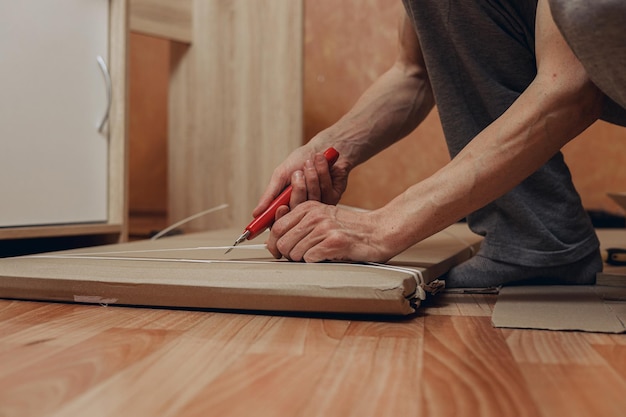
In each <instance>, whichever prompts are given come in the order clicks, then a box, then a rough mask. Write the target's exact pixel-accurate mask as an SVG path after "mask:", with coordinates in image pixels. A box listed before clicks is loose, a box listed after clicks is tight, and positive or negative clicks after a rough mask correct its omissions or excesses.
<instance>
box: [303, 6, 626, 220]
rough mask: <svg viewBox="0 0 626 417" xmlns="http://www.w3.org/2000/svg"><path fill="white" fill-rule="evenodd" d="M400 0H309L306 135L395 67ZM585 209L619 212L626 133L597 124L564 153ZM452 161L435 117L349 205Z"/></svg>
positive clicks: (361, 185) (625, 185)
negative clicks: (616, 195)
mask: <svg viewBox="0 0 626 417" xmlns="http://www.w3.org/2000/svg"><path fill="white" fill-rule="evenodd" d="M402 13H404V9H403V7H402V2H401V1H400V0H368V1H364V0H342V1H340V2H338V1H335V0H306V3H305V61H304V62H305V78H304V86H305V90H304V111H305V117H304V120H305V122H304V123H305V138H307V139H308V138H310V137H312V136H313V135H314V134H315V133H316V132H318V131H319V130H321V129H323V128H324V127H326V126H328V125H330V124H331V123H333V122H334V121H335V120H337V119H338V118H339V117H340V116H341V115H342V114H343V113H344V112H346V111H347V110H348V109H349V108H350V106H351V105H352V104H353V103H354V101H355V100H356V99H357V98H358V96H359V95H360V93H361V92H362V91H363V90H364V89H365V88H367V86H368V85H369V84H370V83H371V82H372V81H373V80H374V79H375V78H376V77H377V76H378V75H379V74H381V73H382V72H383V71H385V70H386V69H387V68H388V67H389V66H390V65H391V63H392V62H393V59H394V56H395V52H396V43H395V41H396V34H397V29H396V28H397V24H398V21H399V19H400V17H401V16H402ZM564 153H565V157H566V160H567V161H568V162H569V165H570V168H571V171H572V176H573V178H574V182H575V184H576V186H577V188H578V190H579V192H580V193H581V195H582V198H583V203H584V204H585V206H586V207H587V208H594V209H604V210H609V211H613V212H620V213H621V211H620V210H619V208H618V206H617V205H615V203H613V202H612V201H611V200H610V199H609V198H608V197H606V191H626V129H624V128H621V127H617V126H612V125H609V124H606V123H602V122H599V123H597V124H596V125H594V126H592V127H591V128H590V129H588V130H587V131H586V132H584V134H583V135H581V136H580V137H579V138H577V139H575V140H574V141H573V142H571V143H570V144H569V145H568V146H567V147H566V149H565V151H564ZM447 160H448V154H447V151H446V149H445V146H444V142H443V133H442V131H441V127H440V125H439V120H438V118H437V115H436V113H435V112H433V114H431V115H430V116H429V117H428V119H427V120H426V122H425V123H424V124H422V126H420V127H419V128H418V129H417V131H416V132H414V133H413V134H412V135H410V136H409V137H408V138H407V139H405V140H404V141H402V142H401V143H399V144H396V145H394V146H393V147H391V148H390V149H388V150H387V151H385V152H383V153H382V154H380V155H378V156H376V157H375V158H373V159H372V160H371V161H368V162H367V163H366V164H365V165H363V166H362V167H360V168H358V169H357V170H355V171H354V174H353V175H352V176H351V178H350V183H349V185H348V190H347V192H346V194H345V197H344V200H343V202H344V203H346V204H352V205H356V206H361V207H365V208H376V207H380V206H382V205H384V204H385V203H386V202H387V201H389V200H390V199H391V198H393V197H394V196H395V195H397V194H398V193H400V192H402V191H403V190H404V189H405V188H406V187H408V186H410V185H411V184H413V183H414V182H416V181H419V180H420V179H422V178H424V177H426V176H428V175H430V174H432V173H433V172H434V171H435V170H436V169H437V168H439V167H441V166H442V165H443V164H445V163H446V161H447Z"/></svg>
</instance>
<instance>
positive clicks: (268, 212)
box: [246, 148, 339, 240]
mask: <svg viewBox="0 0 626 417" xmlns="http://www.w3.org/2000/svg"><path fill="white" fill-rule="evenodd" d="M324 158H326V160H327V161H328V166H333V164H334V163H335V162H337V158H339V152H337V150H336V149H335V148H328V149H326V151H324ZM292 189H293V188H292V186H291V184H290V185H288V186H287V187H286V188H285V189H284V190H283V191H282V192H281V193H280V195H279V196H278V197H276V198H275V199H274V201H272V203H271V204H270V205H269V207H268V208H267V209H265V211H264V212H263V213H262V214H261V215H259V216H258V217H257V218H255V219H254V220H252V222H250V224H249V225H248V226H247V227H246V231H248V232H250V234H249V235H248V237H247V239H248V240H251V239H254V238H255V237H257V236H258V235H259V234H260V233H262V232H263V231H264V230H265V229H267V228H268V227H270V226H271V225H272V223H274V219H275V218H276V210H278V207H280V206H288V205H289V200H290V199H291V190H292Z"/></svg>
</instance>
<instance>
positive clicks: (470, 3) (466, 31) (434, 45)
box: [404, 0, 598, 267]
mask: <svg viewBox="0 0 626 417" xmlns="http://www.w3.org/2000/svg"><path fill="white" fill-rule="evenodd" d="M404 4H405V7H406V9H407V12H408V14H409V16H410V17H411V18H412V20H413V22H414V27H415V30H416V32H417V34H418V37H419V40H420V45H421V47H422V52H423V54H424V59H425V62H426V67H427V70H428V74H429V78H430V82H431V85H432V89H433V92H434V96H435V101H436V103H437V107H438V111H439V115H440V118H441V122H442V125H443V130H444V134H445V137H446V142H447V144H448V149H449V152H450V155H451V156H452V157H454V156H455V155H457V154H458V153H459V152H460V151H461V149H463V147H464V146H465V145H467V143H468V142H469V141H471V140H472V138H474V137H475V136H476V135H477V134H478V133H479V132H481V131H482V130H483V129H485V128H486V127H487V126H488V125H489V124H491V123H492V122H493V121H494V120H495V119H496V118H498V117H499V116H500V115H501V114H502V113H504V112H505V111H506V110H507V109H508V108H509V106H511V104H512V103H513V102H514V101H515V100H516V99H517V98H518V97H519V95H520V94H521V93H522V92H523V91H524V90H525V89H526V88H527V87H528V85H529V84H530V83H531V82H532V80H533V79H534V77H535V75H536V74H537V66H536V60H535V35H534V33H535V30H534V26H535V13H536V8H537V1H536V0H534V1H533V0H516V1H512V0H510V1H489V0H483V1H478V0H463V1H454V2H451V1H446V0H404ZM467 221H468V224H469V226H470V228H471V229H472V230H473V231H474V232H476V233H478V234H480V235H483V236H485V240H484V242H483V244H482V247H481V250H480V253H481V254H482V255H484V256H486V257H488V258H491V259H494V260H498V261H503V262H508V263H512V264H516V265H525V266H537V267H545V266H556V265H562V264H567V263H571V262H574V261H576V260H578V259H580V258H582V257H584V256H586V255H588V254H590V253H591V252H592V251H594V250H597V248H598V240H597V238H596V235H595V232H594V230H593V227H592V225H591V222H590V220H589V217H588V215H587V214H586V213H585V210H584V209H583V207H582V203H581V200H580V197H579V195H578V193H577V192H576V190H575V188H574V186H573V184H572V181H571V175H570V172H569V169H568V168H567V166H566V164H565V162H564V160H563V155H562V154H561V153H558V154H557V155H555V156H554V157H553V158H552V159H550V161H549V162H548V163H546V164H545V165H544V166H543V167H541V168H540V169H539V170H537V171H536V172H535V173H534V174H532V175H531V176H530V177H529V178H527V179H526V180H524V181H523V182H522V183H521V184H520V185H518V186H517V187H515V188H514V189H513V190H512V191H510V192H509V193H507V194H505V195H504V196H502V197H501V198H499V199H497V200H496V201H494V202H492V203H490V204H488V205H487V206H485V207H483V208H481V209H479V210H477V211H476V212H474V213H472V214H471V215H469V216H468V218H467Z"/></svg>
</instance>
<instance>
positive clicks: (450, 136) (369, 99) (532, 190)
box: [253, 0, 623, 287]
mask: <svg viewBox="0 0 626 417" xmlns="http://www.w3.org/2000/svg"><path fill="white" fill-rule="evenodd" d="M404 3H405V9H406V12H407V13H406V17H405V18H404V20H403V23H402V26H401V29H400V39H399V43H400V48H399V50H400V52H399V54H398V57H397V60H396V62H395V64H394V66H393V67H392V68H391V69H390V70H389V71H387V72H386V73H384V74H383V75H382V76H381V77H380V78H379V79H378V80H377V81H376V82H375V83H374V84H373V85H372V86H371V87H370V88H369V89H368V90H367V91H366V92H365V93H364V94H363V96H362V97H361V98H360V99H359V100H358V102H357V103H356V104H355V106H354V107H353V108H352V109H351V110H350V111H349V112H348V113H347V114H346V115H345V116H344V117H343V118H342V119H341V120H339V121H338V122H337V123H336V124H334V125H333V126H331V127H329V128H328V129H326V130H324V131H322V132H320V133H319V134H318V135H317V136H315V137H314V138H313V139H312V140H311V141H310V142H309V143H308V144H307V145H305V146H303V147H301V148H299V149H297V150H296V151H294V152H293V153H292V154H291V155H290V156H289V157H288V158H287V160H285V161H284V162H283V163H282V164H281V165H280V166H279V167H278V168H276V170H275V172H274V174H273V176H272V178H271V180H270V183H269V185H268V188H267V190H266V191H265V193H264V194H263V196H262V197H261V200H260V202H259V204H258V206H257V207H256V208H255V210H254V212H253V215H258V214H259V213H260V212H261V211H262V210H263V209H264V208H265V207H267V205H268V204H269V202H270V201H271V200H272V198H273V197H274V196H276V195H277V194H278V193H279V192H280V190H281V189H282V188H283V187H284V186H285V185H286V184H287V183H289V182H291V184H292V185H293V192H292V197H291V201H290V207H286V206H284V207H281V208H280V209H279V210H278V212H277V221H276V222H275V224H274V226H273V228H272V230H271V234H270V237H269V240H268V249H269V250H270V252H272V254H273V255H274V256H276V257H281V256H285V257H287V258H289V259H292V260H295V261H300V260H304V261H307V262H317V261H322V260H352V261H378V262H384V261H387V260H389V259H390V258H391V257H393V256H394V255H396V254H398V253H399V252H401V251H403V250H405V249H406V248H408V247H409V246H411V245H413V244H415V243H417V242H419V241H420V240H422V239H424V238H426V237H428V236H430V235H432V234H434V233H436V232H438V231H440V230H442V229H444V228H445V227H447V226H449V225H450V224H452V223H454V222H456V221H458V220H460V219H462V218H464V217H467V221H468V224H469V226H470V227H471V228H472V230H473V231H474V232H476V233H479V234H481V235H483V236H485V239H484V241H483V244H482V245H481V249H480V251H479V253H478V254H477V255H476V256H474V257H473V258H472V259H470V260H469V261H467V262H465V263H463V264H461V265H459V266H458V267H456V268H453V269H452V270H451V271H450V273H449V274H448V276H447V277H446V283H447V285H448V286H450V287H467V286H470V287H485V286H493V285H500V284H505V283H509V282H529V281H534V280H542V282H558V283H591V282H593V281H594V279H595V273H596V272H598V271H599V270H600V269H601V267H602V262H601V259H600V255H599V251H598V241H597V238H596V236H595V233H594V230H593V228H592V226H591V224H590V221H589V219H588V217H587V215H586V213H585V211H584V209H583V207H582V204H581V201H580V198H579V196H578V194H577V193H576V191H575V189H574V187H573V185H572V183H571V178H570V174H569V170H568V169H567V167H566V165H565V163H564V161H563V157H562V155H561V153H560V152H559V149H560V148H561V147H562V146H563V145H565V144H566V143H567V142H569V141H570V140H571V139H573V138H574V137H576V136H577V135H578V134H579V133H580V132H582V131H583V130H584V129H586V128H587V127H588V126H589V125H591V124H592V123H593V122H594V121H595V120H597V119H598V118H599V117H603V116H607V115H608V116H607V117H606V118H607V119H610V120H613V121H616V120H619V118H620V117H621V116H622V115H621V114H620V110H621V109H619V107H617V106H614V103H613V102H611V101H610V100H608V99H607V97H606V96H605V94H604V93H602V92H601V90H600V89H599V88H598V87H597V86H596V85H595V84H594V83H593V82H592V81H591V80H590V77H589V76H588V74H587V71H586V70H585V67H584V66H583V65H582V64H581V62H580V61H579V60H578V59H577V58H576V56H575V54H574V53H573V52H572V50H571V49H570V47H569V46H568V44H567V42H566V40H565V39H564V38H563V36H562V35H561V33H560V31H559V29H558V28H557V26H556V25H555V22H554V20H553V18H552V13H551V9H550V6H549V5H548V3H547V0H539V1H538V2H537V1H536V0H523V1H520V0H518V1H512V0H511V1H505V2H485V1H467V2H466V1H463V2H461V1H458V2H442V1H438V0H429V1H423V0H422V1H417V0H405V1H404ZM576 3H578V2H576ZM568 4H569V3H568V2H567V1H565V0H563V1H562V2H561V1H558V2H557V1H555V3H554V5H553V7H554V8H555V10H558V14H557V15H558V16H559V18H561V22H562V26H563V28H564V29H565V28H566V27H567V26H568V24H570V23H572V22H573V21H572V19H571V16H572V14H571V13H569V12H571V10H574V9H575V8H572V7H568ZM594 4H595V3H594ZM561 6H562V7H561ZM588 7H591V6H588ZM622 21H623V20H622ZM574 27H575V25H574ZM570 29H571V28H569V27H568V28H567V30H566V31H567V32H573V33H575V32H576V30H570ZM620 39H623V38H620ZM583 49H584V48H583ZM579 53H580V52H579ZM592 59H593V58H592ZM600 78H601V79H603V80H604V79H605V78H607V76H606V74H605V75H602V76H601V77H600ZM608 78H610V77H608ZM608 85H609V88H611V86H614V85H613V84H611V83H610V82H609V83H608ZM613 97H614V98H616V99H619V98H620V97H621V96H620V95H619V94H616V95H614V96H613ZM435 103H436V104H437V106H438V110H439V115H440V118H441V122H442V126H443V129H444V133H445V136H446V142H447V145H448V148H449V151H450V154H451V156H452V160H451V162H450V163H448V164H447V165H446V166H445V167H444V168H442V169H441V170H439V171H438V172H437V173H435V174H434V175H432V176H431V177H430V178H428V179H426V180H424V181H422V182H420V183H418V184H415V185H413V186H412V187H410V188H409V189H408V190H407V191H405V192H404V193H402V194H401V195H399V196H398V197H396V198H395V199H393V200H392V201H391V202H390V203H388V204H387V205H386V206H384V207H382V208H380V209H378V210H374V211H372V212H368V213H359V212H353V211H348V210H343V209H340V208H337V207H336V206H334V205H333V204H336V203H337V202H338V201H339V198H340V196H341V194H342V192H343V191H344V190H345V187H346V185H347V178H348V174H349V172H350V170H351V169H352V168H353V167H355V166H356V165H358V164H360V163H362V162H364V161H366V160H367V159H368V158H370V157H371V156H373V155H374V154H376V153H377V152H380V151H381V150H382V149H384V148H386V147H387V146H389V145H391V144H392V143H394V142H396V141H397V140H399V139H401V138H402V137H404V136H405V135H407V134H408V133H409V132H411V131H412V130H413V129H415V128H416V127H417V126H418V125H419V123H420V122H421V121H422V120H423V119H424V118H425V117H426V115H427V114H428V113H429V112H430V110H431V109H432V107H433V106H434V104H435ZM329 146H334V147H335V148H336V149H337V150H338V151H339V153H340V155H341V156H340V158H339V160H338V161H337V163H336V164H335V165H334V166H333V167H332V168H331V169H329V168H328V166H327V164H326V162H325V160H324V158H323V157H322V156H321V154H320V153H321V152H322V151H323V150H324V149H326V148H327V147H329Z"/></svg>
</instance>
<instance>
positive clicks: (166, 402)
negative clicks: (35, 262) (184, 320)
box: [57, 314, 270, 417]
mask: <svg viewBox="0 0 626 417" xmlns="http://www.w3.org/2000/svg"><path fill="white" fill-rule="evenodd" d="M269 320H270V317H264V316H253V315H236V314H208V315H207V317H206V318H205V319H204V320H199V321H198V323H197V324H196V325H195V326H193V327H191V328H190V329H189V330H187V331H186V332H185V333H184V334H182V335H181V336H179V337H177V338H176V339H175V340H173V341H172V343H169V344H168V345H166V346H164V347H163V348H162V349H160V350H158V351H156V352H154V354H153V355H151V356H150V357H147V358H146V359H145V360H143V361H141V362H138V363H135V364H132V365H131V366H129V367H127V368H125V369H122V370H120V372H119V373H118V374H117V375H116V376H115V377H113V378H111V379H110V380H108V381H106V383H105V384H103V385H102V386H101V387H99V389H98V390H97V391H95V392H90V393H88V394H87V395H84V396H82V397H81V398H79V399H77V400H76V401H73V402H72V403H70V404H68V405H67V406H66V407H65V408H64V409H62V410H60V412H59V413H58V414H57V415H59V416H74V415H89V416H100V415H102V416H111V415H133V416H160V417H167V416H177V415H180V414H179V413H180V410H181V409H182V408H183V407H184V406H185V405H186V404H187V403H188V402H189V401H191V400H192V399H193V398H194V397H195V396H196V394H197V393H198V392H200V391H201V390H202V389H203V387H204V386H206V385H207V384H209V383H211V382H212V381H213V380H214V379H216V378H218V377H219V376H220V375H221V374H222V373H223V372H227V371H228V369H230V367H232V366H234V365H235V364H236V363H237V361H238V360H239V358H241V356H242V355H243V354H245V352H246V351H247V350H248V349H249V348H250V346H251V345H252V344H253V343H254V340H255V339H257V338H258V337H259V333H262V331H263V329H264V328H266V327H267V322H268V321H269ZM120 387H124V390H123V392H120ZM99 398H107V399H108V400H107V401H106V403H105V404H102V402H101V401H98V399H99Z"/></svg>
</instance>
